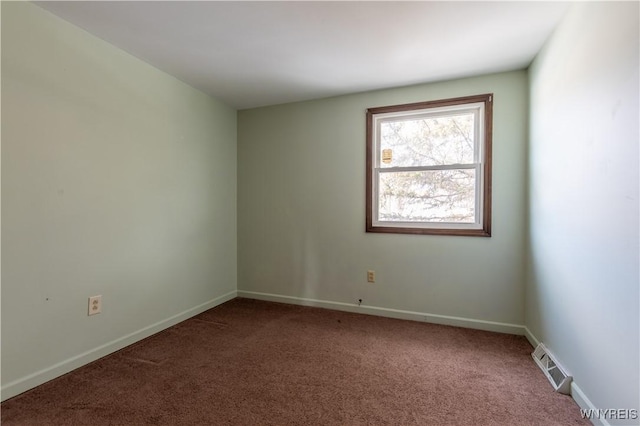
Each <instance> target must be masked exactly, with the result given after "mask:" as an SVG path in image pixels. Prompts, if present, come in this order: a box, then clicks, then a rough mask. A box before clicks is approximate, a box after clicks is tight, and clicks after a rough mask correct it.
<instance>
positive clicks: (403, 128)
mask: <svg viewBox="0 0 640 426" xmlns="http://www.w3.org/2000/svg"><path fill="white" fill-rule="evenodd" d="M475 116H476V114H475V113H473V112H464V113H458V114H456V113H454V112H450V113H448V114H447V115H438V116H429V117H426V116H424V117H419V116H418V117H415V116H412V117H408V118H401V119H397V118H396V119H389V120H385V121H382V122H381V123H380V151H379V153H378V155H379V157H378V158H379V161H380V163H379V164H380V167H382V168H387V167H416V166H442V165H448V164H472V163H474V159H475V158H476V154H475V152H476V144H475V131H474V129H475V124H474V120H475Z"/></svg>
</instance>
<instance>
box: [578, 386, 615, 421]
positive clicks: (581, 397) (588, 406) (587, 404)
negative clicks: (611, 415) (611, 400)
mask: <svg viewBox="0 0 640 426" xmlns="http://www.w3.org/2000/svg"><path fill="white" fill-rule="evenodd" d="M571 397H572V398H573V400H574V401H575V402H576V404H578V406H579V407H580V408H581V409H583V410H593V411H596V407H595V406H594V405H593V403H592V402H591V401H590V400H589V398H587V396H586V395H585V394H584V392H582V389H580V387H579V386H578V385H577V384H576V382H571ZM589 420H591V423H593V424H594V425H596V426H611V424H610V423H609V422H608V421H607V419H605V418H597V417H595V416H594V417H592V418H591V419H589Z"/></svg>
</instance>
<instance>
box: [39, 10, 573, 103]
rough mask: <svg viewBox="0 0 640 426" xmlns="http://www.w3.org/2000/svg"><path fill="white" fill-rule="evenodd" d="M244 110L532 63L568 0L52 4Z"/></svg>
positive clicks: (65, 15) (58, 12)
mask: <svg viewBox="0 0 640 426" xmlns="http://www.w3.org/2000/svg"><path fill="white" fill-rule="evenodd" d="M37 4H38V5H39V6H41V7H43V8H45V9H47V10H49V11H51V12H53V13H54V14H56V15H58V16H60V17H61V18H63V19H65V20H67V21H69V22H71V23H73V24H75V25H77V26H79V27H81V28H84V29H85V30H87V31H88V32H90V33H92V34H94V35H96V36H98V37H100V38H102V39H104V40H106V41H108V42H110V43H111V44H113V45H115V46H118V47H119V48H121V49H123V50H125V51H127V52H129V53H131V54H133V55H134V56H136V57H138V58H140V59H142V60H144V61H145V62H147V63H149V64H152V65H153V66H155V67H156V68H159V69H161V70H163V71H165V72H167V73H169V74H171V75H173V76H175V77H177V78H179V79H180V80H182V81H184V82H186V83H188V84H190V85H191V86H193V87H196V88H198V89H200V90H202V91H204V92H206V93H209V94H211V95H212V96H214V97H216V98H218V99H220V100H222V101H224V102H226V103H227V104H229V105H231V106H233V107H235V108H238V109H244V108H252V107H257V106H264V105H273V104H280V103H285V102H292V101H300V100H308V99H317V98H323V97H328V96H335V95H341V94H346V93H355V92H361V91H366V90H372V89H381V88H388V87H397V86H405V85H410V84H417V83H425V82H432V81H439V80H447V79H452V78H458V77H466V76H472V75H479V74H485V73H491V72H499V71H508V70H514V69H522V68H526V67H527V66H528V65H529V63H530V62H531V60H532V59H533V58H534V56H535V55H536V53H537V52H538V51H539V50H540V48H541V47H542V45H543V44H544V42H545V40H546V39H547V38H548V37H549V35H550V34H551V32H552V31H553V29H554V28H555V26H556V25H557V23H558V22H559V20H560V19H561V17H562V15H563V14H564V12H565V10H566V8H567V6H568V4H567V3H564V2H563V3H560V2H483V1H477V2H450V1H449V2H435V1H421V2H415V1H414V2H393V1H388V2H365V1H354V2H341V1H337V2H336V1H334V2H308V1H302V2H242V1H236V2H217V1H216V2H206V1H193V2H192V1H176V2H165V1H160V2H156V1H142V2H129V1H124V2H101V1H65V2H57V1H45V2H37Z"/></svg>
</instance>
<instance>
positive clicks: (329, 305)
mask: <svg viewBox="0 0 640 426" xmlns="http://www.w3.org/2000/svg"><path fill="white" fill-rule="evenodd" d="M238 297H246V298H248V299H258V300H266V301H270V302H280V303H289V304H293V305H303V306H315V307H318V308H326V309H334V310H337V311H344V312H355V313H360V314H368V315H376V316H380V317H388V318H397V319H405V320H412V321H421V322H429V323H434V324H443V325H453V326H456V327H464V328H473V329H476V330H486V331H495V332H498V333H508V334H517V335H519V336H522V335H524V334H525V327H524V326H523V325H517V324H508V323H503V322H494V321H484V320H477V319H471V318H461V317H453V316H448V315H437V314H428V313H424V312H413V311H403V310H400V309H389V308H381V307H378V306H368V305H357V304H355V303H344V302H332V301H327V300H318V299H307V298H303V297H293V296H284V295H280V294H271V293H259V292H255V291H243V290H238Z"/></svg>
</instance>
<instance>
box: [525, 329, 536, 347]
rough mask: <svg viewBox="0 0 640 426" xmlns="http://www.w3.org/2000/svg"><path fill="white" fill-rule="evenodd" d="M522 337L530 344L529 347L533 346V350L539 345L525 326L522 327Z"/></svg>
mask: <svg viewBox="0 0 640 426" xmlns="http://www.w3.org/2000/svg"><path fill="white" fill-rule="evenodd" d="M524 337H526V338H527V340H528V341H529V343H531V346H533V347H534V348H535V347H537V346H538V345H539V344H540V341H539V340H538V339H537V338H536V336H534V335H533V333H532V332H531V330H529V327H527V326H525V327H524Z"/></svg>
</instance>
